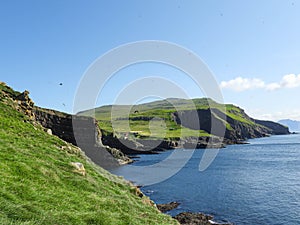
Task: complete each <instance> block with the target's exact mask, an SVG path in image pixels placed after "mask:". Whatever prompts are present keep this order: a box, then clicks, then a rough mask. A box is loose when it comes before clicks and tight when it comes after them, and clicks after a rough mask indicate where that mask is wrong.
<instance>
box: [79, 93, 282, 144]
mask: <svg viewBox="0 0 300 225" xmlns="http://www.w3.org/2000/svg"><path fill="white" fill-rule="evenodd" d="M193 112H195V113H197V115H198V118H194V119H192V118H193ZM79 115H90V116H95V118H96V119H97V120H98V122H99V125H100V128H101V129H102V131H103V133H114V135H116V136H118V135H119V136H120V137H122V136H125V135H128V134H131V135H134V136H135V138H151V139H167V140H178V139H180V138H188V137H201V138H203V137H210V136H212V135H215V136H220V135H219V134H218V132H216V133H213V132H212V130H211V124H212V123H214V124H215V125H217V126H218V127H219V128H220V129H219V130H222V129H223V130H225V136H224V137H225V138H226V139H227V140H231V141H233V142H234V141H239V140H246V139H248V138H255V137H262V136H266V135H270V134H274V133H276V131H273V127H269V126H268V124H266V123H264V124H261V123H260V122H259V121H258V120H254V119H253V118H250V117H249V116H248V115H247V114H246V113H245V112H244V110H243V109H241V108H239V107H237V106H235V105H232V104H219V103H217V102H215V101H213V100H212V99H209V98H198V99H192V100H187V99H176V98H171V99H166V100H161V101H154V102H150V103H145V104H140V105H109V106H102V107H99V108H96V109H95V110H90V111H85V112H81V113H79ZM194 116H195V115H194ZM179 117H180V118H179ZM195 122H199V124H200V129H199V127H198V128H197V125H196V123H195ZM279 128H280V132H277V133H283V134H284V133H288V130H287V129H285V128H284V127H282V128H281V127H279Z"/></svg>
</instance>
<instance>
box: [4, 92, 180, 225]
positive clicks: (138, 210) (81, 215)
mask: <svg viewBox="0 0 300 225" xmlns="http://www.w3.org/2000/svg"><path fill="white" fill-rule="evenodd" d="M2 100H3V98H2V96H1V100H0V184H1V185H0V224H20V225H21V224H22V225H33V224H34V225H35V224H47V225H48V224H72V225H73V224H105V225H107V224H108V225H109V224H112V225H116V224H120V225H121V224H178V223H177V222H176V221H175V220H173V219H172V218H171V217H170V216H168V215H164V214H162V213H159V212H158V211H157V209H155V208H154V207H153V206H151V205H150V204H146V203H145V202H147V198H146V197H143V198H140V197H138V196H137V195H136V194H135V193H134V187H132V186H131V185H129V184H128V183H127V182H126V181H125V180H123V179H121V178H119V177H117V176H114V175H112V174H110V173H108V172H107V171H105V170H104V169H102V168H100V167H98V166H96V165H95V164H93V163H91V162H90V161H89V160H88V159H87V158H86V157H85V155H84V154H83V153H82V152H81V150H80V149H78V148H76V147H74V146H72V145H70V144H68V143H66V142H64V141H62V140H61V139H59V138H57V137H55V136H52V135H49V134H47V133H46V132H44V131H43V129H42V128H41V127H36V126H34V125H33V124H32V123H30V122H28V121H27V118H26V116H24V115H23V114H21V113H19V112H17V111H16V110H14V109H13V108H12V107H11V106H8V105H7V104H5V103H4V101H2ZM71 162H80V163H82V164H83V165H84V167H85V169H86V176H83V175H80V174H78V173H76V171H74V167H72V165H71V164H70V163H71ZM148 202H149V200H148Z"/></svg>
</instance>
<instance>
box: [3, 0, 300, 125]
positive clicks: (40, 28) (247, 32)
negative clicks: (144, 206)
mask: <svg viewBox="0 0 300 225" xmlns="http://www.w3.org/2000/svg"><path fill="white" fill-rule="evenodd" d="M299 12H300V1H299V0H281V1H277V0H270V1H267V0H265V1H255V0H252V1H237V0H236V1H233V0H226V1H225V0H224V1H221V0H210V1H208V0H207V1H204V0H203V1H176V0H173V1H167V0H165V1H159V0H157V1H156V0H153V1H130V0H128V1H121V0H119V1H114V0H112V1H93V0H91V1H79V0H72V1H71V0H51V1H50V0H47V1H46V0H42V1H40V0H27V1H21V0H2V1H1V2H0V32H1V33H0V34H1V36H0V38H1V39H0V40H1V41H0V52H1V53H0V63H1V66H0V80H1V81H4V82H5V83H7V84H8V85H9V86H11V87H13V88H14V89H16V90H19V91H24V90H25V89H26V90H29V92H30V96H31V98H32V99H33V101H34V102H35V104H36V105H38V106H41V107H47V108H52V109H57V110H60V111H64V112H69V113H72V112H73V111H74V98H75V96H76V93H77V90H78V87H79V86H80V82H81V81H82V79H83V76H84V75H85V74H86V72H87V71H88V68H89V67H90V65H91V64H92V63H93V62H94V61H95V60H96V59H99V57H101V56H103V55H105V54H106V53H107V52H109V51H111V50H112V49H115V48H117V47H118V46H121V45H125V44H127V43H134V42H138V41H143V40H158V41H164V42H170V43H174V44H176V45H178V46H182V47H184V48H185V49H188V50H190V51H191V52H193V53H194V54H196V55H197V56H198V57H199V58H200V59H201V60H202V61H203V62H204V63H205V64H206V65H207V67H208V68H209V69H210V71H211V73H212V74H213V76H214V79H215V80H216V82H217V85H218V87H219V88H220V91H221V93H222V95H223V98H224V102H226V103H233V104H236V105H238V106H240V107H241V108H243V109H245V111H246V112H247V113H248V114H249V115H250V116H252V117H254V118H257V119H269V120H275V121H277V120H279V119H285V118H290V119H297V120H300V104H299V99H298V98H299V96H300V75H299V74H300V42H299V37H300V14H299ZM149 76H151V77H156V78H157V77H159V78H163V79H166V80H168V81H171V82H173V83H175V84H176V85H177V86H178V88H179V89H180V90H184V91H185V92H186V94H187V96H189V97H191V98H195V97H203V96H205V93H204V92H203V90H201V88H199V87H198V86H197V85H195V83H194V82H193V81H192V80H191V79H190V77H189V76H188V75H187V74H185V73H184V72H182V71H180V70H178V69H177V68H174V67H172V66H170V65H165V64H161V63H149V62H147V63H140V64H134V65H130V66H128V67H125V68H123V69H121V70H120V71H118V72H116V73H115V74H112V76H111V78H110V79H109V80H107V81H106V82H105V85H104V86H103V88H102V89H101V90H99V95H98V96H97V102H95V106H99V105H105V104H112V103H114V102H115V101H116V98H118V95H121V94H122V90H124V89H126V87H130V84H132V83H134V82H136V81H137V80H140V79H143V78H145V77H149ZM95 82H97V81H95ZM156 85H158V84H156ZM148 88H151V84H149V86H148ZM137 92H138V93H140V92H142V90H138V91H137ZM176 93H177V92H175V93H174V92H172V91H168V90H166V96H165V97H180V96H176ZM178 93H179V92H178ZM155 97H157V96H154V97H153V96H145V97H144V99H138V100H139V101H146V100H147V99H148V100H149V99H151V98H155ZM124 103H126V102H124Z"/></svg>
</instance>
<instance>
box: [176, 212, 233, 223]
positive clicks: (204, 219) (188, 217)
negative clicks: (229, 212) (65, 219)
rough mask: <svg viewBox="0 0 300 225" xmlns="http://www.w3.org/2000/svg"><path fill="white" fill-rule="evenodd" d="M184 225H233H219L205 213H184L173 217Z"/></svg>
mask: <svg viewBox="0 0 300 225" xmlns="http://www.w3.org/2000/svg"><path fill="white" fill-rule="evenodd" d="M173 218H174V219H176V220H178V221H179V223H180V224H182V225H212V224H214V225H232V224H231V223H217V222H214V221H213V216H211V215H205V214H203V213H192V212H182V213H179V214H178V215H176V216H174V217H173Z"/></svg>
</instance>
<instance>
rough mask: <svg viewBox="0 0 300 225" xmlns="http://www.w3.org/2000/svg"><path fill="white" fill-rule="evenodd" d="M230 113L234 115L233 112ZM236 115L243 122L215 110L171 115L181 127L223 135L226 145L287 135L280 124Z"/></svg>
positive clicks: (287, 131) (241, 113) (180, 112)
mask: <svg viewBox="0 0 300 225" xmlns="http://www.w3.org/2000/svg"><path fill="white" fill-rule="evenodd" d="M231 113H232V114H234V113H235V112H231ZM238 113H239V116H241V117H242V118H243V121H240V120H237V119H234V118H233V117H231V116H228V115H226V114H225V113H223V112H222V111H220V110H218V109H216V108H213V109H198V110H194V111H192V110H186V111H179V112H175V113H173V114H172V116H173V119H174V121H175V122H176V123H177V124H179V125H181V126H184V127H187V128H190V129H194V130H199V129H201V130H204V131H206V132H207V133H210V134H213V135H215V136H221V137H222V136H223V135H224V138H225V142H227V143H230V142H233V143H238V142H239V141H243V140H247V139H249V138H258V137H265V136H268V135H273V134H275V135H277V134H289V130H288V128H287V127H284V126H282V125H281V124H278V123H275V122H272V121H260V120H254V119H252V118H250V117H249V116H248V115H247V114H246V113H245V112H244V111H243V110H240V111H239V112H238ZM212 128H213V129H212Z"/></svg>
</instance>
